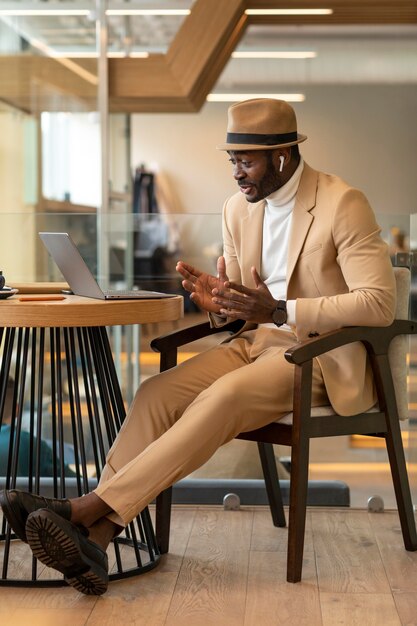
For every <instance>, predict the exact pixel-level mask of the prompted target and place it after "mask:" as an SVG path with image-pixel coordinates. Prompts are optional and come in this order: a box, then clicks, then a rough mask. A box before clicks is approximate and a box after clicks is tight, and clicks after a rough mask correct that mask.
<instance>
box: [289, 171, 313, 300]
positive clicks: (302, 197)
mask: <svg viewBox="0 0 417 626" xmlns="http://www.w3.org/2000/svg"><path fill="white" fill-rule="evenodd" d="M317 179H318V172H316V171H315V170H313V169H312V168H311V167H310V166H308V165H307V164H306V163H305V164H304V169H303V173H302V175H301V179H300V185H299V187H298V191H297V195H296V197H295V205H294V209H293V218H292V225H291V234H290V240H289V244H288V261H287V290H288V285H289V284H290V280H291V276H292V273H293V271H294V267H295V264H296V263H297V260H298V257H299V255H300V252H301V249H302V247H303V244H304V241H305V238H306V236H307V233H308V231H309V229H310V226H311V223H312V221H313V219H314V218H313V216H312V215H311V213H310V211H311V209H312V208H313V207H314V206H315V204H316V194H317Z"/></svg>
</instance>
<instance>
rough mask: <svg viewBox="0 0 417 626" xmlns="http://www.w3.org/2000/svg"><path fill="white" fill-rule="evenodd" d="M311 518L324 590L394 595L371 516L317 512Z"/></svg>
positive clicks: (342, 512)
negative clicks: (370, 520)
mask: <svg viewBox="0 0 417 626" xmlns="http://www.w3.org/2000/svg"><path fill="white" fill-rule="evenodd" d="M311 517H312V528H313V542H314V549H315V553H316V560H317V572H318V579H319V588H320V591H329V592H335V593H341V592H343V593H358V592H360V593H389V592H390V587H389V583H388V579H387V577H386V574H385V569H384V566H383V563H382V559H381V555H380V552H379V549H378V545H377V542H376V539H375V536H374V534H373V530H372V527H371V524H370V522H369V519H368V516H367V514H365V513H364V512H363V511H352V510H350V511H348V512H345V511H342V510H340V511H331V510H326V511H319V510H318V509H314V510H313V511H312V513H311Z"/></svg>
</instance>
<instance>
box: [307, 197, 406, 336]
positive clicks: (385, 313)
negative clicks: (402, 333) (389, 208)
mask: <svg viewBox="0 0 417 626" xmlns="http://www.w3.org/2000/svg"><path fill="white" fill-rule="evenodd" d="M332 238H333V245H334V247H335V250H336V259H335V261H336V263H337V264H338V266H339V268H340V271H341V273H342V276H343V280H344V282H345V284H346V290H345V293H343V292H342V293H336V294H334V295H333V294H332V295H325V296H322V297H315V298H303V297H300V298H298V299H297V303H296V333H297V336H298V338H299V339H300V340H301V341H302V340H304V339H306V338H308V336H311V334H317V333H318V334H322V333H324V332H328V331H331V330H335V329H337V328H342V327H344V326H357V325H359V326H362V325H363V326H388V325H389V324H391V323H392V321H393V319H394V315H395V306H396V288H395V277H394V273H393V269H392V265H391V261H390V258H389V254H388V247H387V245H386V243H385V242H384V241H383V240H382V238H381V236H380V228H379V227H378V225H377V223H376V220H375V216H374V213H373V211H372V209H371V207H370V205H369V203H368V201H367V199H366V198H365V196H364V195H363V193H362V192H360V191H358V190H356V189H352V188H347V189H346V190H345V191H344V193H343V194H342V195H341V197H340V198H339V199H338V202H337V203H336V206H335V209H334V213H333V219H332ZM342 291H343V290H342Z"/></svg>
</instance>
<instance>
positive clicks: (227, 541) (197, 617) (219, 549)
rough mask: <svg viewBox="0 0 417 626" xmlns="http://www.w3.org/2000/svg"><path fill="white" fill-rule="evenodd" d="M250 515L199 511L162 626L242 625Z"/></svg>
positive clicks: (210, 510)
mask: <svg viewBox="0 0 417 626" xmlns="http://www.w3.org/2000/svg"><path fill="white" fill-rule="evenodd" d="M252 524H253V511H251V510H244V511H243V510H242V511H223V510H221V509H203V508H201V509H199V511H198V513H197V515H196V518H195V521H194V525H193V528H192V531H191V536H190V540H189V543H188V546H187V550H186V552H185V556H184V562H183V565H182V567H181V572H180V576H179V578H178V582H177V585H176V588H175V592H174V596H173V599H172V603H171V607H170V610H169V613H168V617H167V621H166V624H167V625H169V626H175V625H177V624H178V625H179V624H181V625H182V624H193V626H199V625H200V624H201V625H204V626H209V625H210V624H216V625H218V624H222V623H223V624H228V625H230V626H234V625H240V624H242V623H243V619H244V610H245V600H246V585H247V570H248V561H249V546H250V537H251V533H252Z"/></svg>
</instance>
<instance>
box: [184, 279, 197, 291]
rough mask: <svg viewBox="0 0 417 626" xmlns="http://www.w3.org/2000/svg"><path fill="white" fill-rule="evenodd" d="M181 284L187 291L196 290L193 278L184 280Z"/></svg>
mask: <svg viewBox="0 0 417 626" xmlns="http://www.w3.org/2000/svg"><path fill="white" fill-rule="evenodd" d="M181 284H182V286H183V287H184V289H185V291H190V292H193V291H194V284H193V283H192V282H191V280H183V281H182V283H181Z"/></svg>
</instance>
